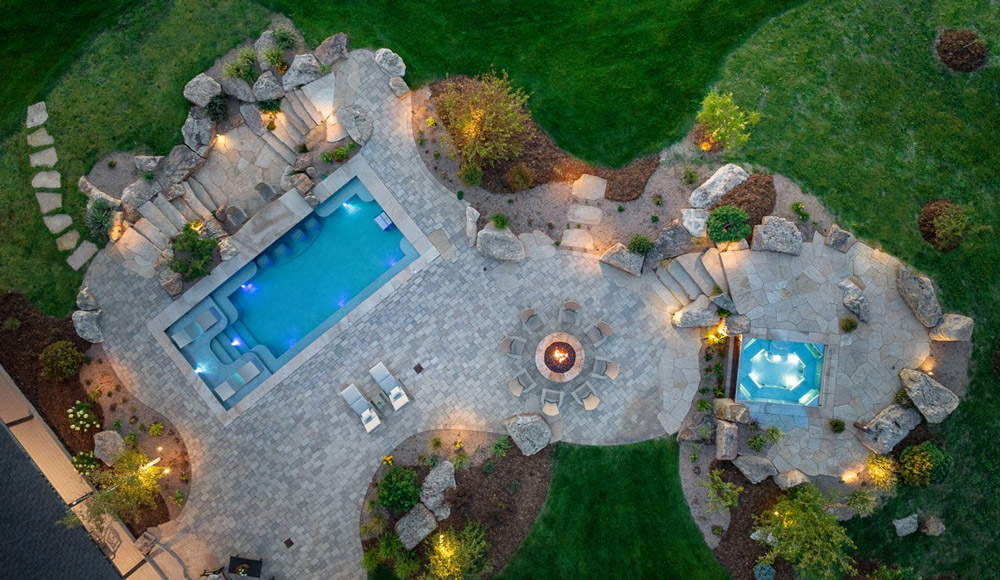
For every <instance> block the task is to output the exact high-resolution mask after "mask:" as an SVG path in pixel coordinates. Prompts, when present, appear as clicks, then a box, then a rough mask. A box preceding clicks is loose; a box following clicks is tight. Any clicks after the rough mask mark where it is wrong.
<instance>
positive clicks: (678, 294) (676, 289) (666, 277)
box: [656, 267, 691, 308]
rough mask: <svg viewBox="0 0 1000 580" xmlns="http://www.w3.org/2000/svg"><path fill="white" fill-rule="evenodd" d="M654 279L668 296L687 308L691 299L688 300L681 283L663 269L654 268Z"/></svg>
mask: <svg viewBox="0 0 1000 580" xmlns="http://www.w3.org/2000/svg"><path fill="white" fill-rule="evenodd" d="M656 277H657V278H658V279H659V280H660V283H661V284H663V287H664V288H666V289H667V291H669V292H670V295H671V296H673V297H674V300H675V301H676V302H677V303H678V304H680V305H681V307H682V308H683V307H684V306H687V305H688V303H689V302H691V299H690V298H688V295H687V292H685V291H684V287H683V286H681V283H680V282H678V281H677V279H676V278H674V277H673V276H671V275H670V272H668V271H667V268H665V267H658V268H656Z"/></svg>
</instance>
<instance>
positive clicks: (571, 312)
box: [559, 300, 580, 324]
mask: <svg viewBox="0 0 1000 580" xmlns="http://www.w3.org/2000/svg"><path fill="white" fill-rule="evenodd" d="M579 321H580V303H579V302H574V301H572V300H567V301H565V302H563V305H562V308H560V309H559V323H560V324H562V323H564V322H565V323H568V324H576V323H577V322H579Z"/></svg>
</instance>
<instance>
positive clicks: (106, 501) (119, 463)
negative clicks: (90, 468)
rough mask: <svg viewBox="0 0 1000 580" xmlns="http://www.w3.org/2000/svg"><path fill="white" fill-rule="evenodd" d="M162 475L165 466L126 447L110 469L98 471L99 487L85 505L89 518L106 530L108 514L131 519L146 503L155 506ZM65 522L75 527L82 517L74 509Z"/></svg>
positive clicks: (98, 527) (96, 478)
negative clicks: (161, 466) (159, 465)
mask: <svg viewBox="0 0 1000 580" xmlns="http://www.w3.org/2000/svg"><path fill="white" fill-rule="evenodd" d="M162 474H163V470H162V468H160V467H158V466H157V465H156V463H155V461H149V460H148V458H147V457H146V454H145V453H143V452H142V451H140V450H138V449H134V448H131V447H126V448H125V451H123V452H122V454H121V455H120V456H118V459H116V460H115V462H114V464H113V465H112V466H111V468H110V469H106V470H103V471H98V472H96V473H95V474H94V476H93V479H94V483H95V484H96V486H97V488H98V489H97V491H95V492H94V494H93V495H92V496H91V497H90V498H88V499H87V501H86V504H85V506H86V514H87V519H88V521H90V522H91V523H92V524H93V525H94V526H95V527H96V528H97V529H103V527H104V516H112V517H118V518H130V517H135V516H136V515H138V513H139V510H140V509H141V508H142V507H143V506H150V507H152V506H155V505H156V494H157V493H159V491H160V477H161V476H162ZM61 523H63V524H64V525H66V526H67V527H72V526H75V525H79V523H80V520H79V519H78V518H77V517H75V515H74V514H73V513H72V512H70V514H69V515H67V516H66V518H65V519H63V520H61Z"/></svg>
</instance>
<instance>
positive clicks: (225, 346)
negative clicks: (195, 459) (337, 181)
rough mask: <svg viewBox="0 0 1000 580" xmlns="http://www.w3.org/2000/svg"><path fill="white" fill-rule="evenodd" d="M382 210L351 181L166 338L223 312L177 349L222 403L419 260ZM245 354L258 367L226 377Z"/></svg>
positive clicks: (229, 401) (250, 387)
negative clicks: (386, 224) (247, 376)
mask: <svg viewBox="0 0 1000 580" xmlns="http://www.w3.org/2000/svg"><path fill="white" fill-rule="evenodd" d="M380 213H382V207H381V206H379V204H378V203H377V202H376V201H375V200H374V198H373V197H372V195H371V193H370V192H369V191H368V190H367V189H366V188H365V186H364V184H362V183H361V182H360V181H359V180H358V179H357V178H355V179H353V180H351V181H350V182H348V183H347V184H346V185H344V186H343V187H342V188H341V189H340V190H339V191H338V192H337V193H335V194H334V195H333V196H331V197H330V198H329V199H328V200H327V201H325V202H324V203H322V204H320V205H319V206H318V207H316V209H315V210H314V211H313V213H311V214H310V215H308V216H307V217H306V218H305V219H303V220H302V221H301V222H299V223H298V224H296V225H295V226H294V227H293V228H292V229H291V230H289V231H288V232H286V233H285V234H284V235H283V236H282V237H281V238H280V239H278V240H277V241H275V242H274V243H273V244H271V246H269V247H268V248H267V249H266V250H264V251H263V252H261V254H260V255H258V256H257V257H255V258H254V259H253V260H251V261H250V263H248V264H247V265H246V266H244V267H243V268H242V269H240V270H239V271H238V272H236V273H235V274H234V275H233V276H231V277H230V278H229V279H228V280H226V281H225V282H223V283H222V284H221V285H220V286H219V287H218V288H217V289H216V290H215V291H213V292H212V293H211V294H210V295H209V297H208V298H206V299H205V300H203V301H202V302H201V303H199V304H198V305H196V306H195V307H193V308H192V309H191V311H189V312H188V313H187V314H185V315H184V316H183V317H181V318H180V319H179V320H178V321H177V322H175V323H174V324H173V325H171V327H170V328H168V329H167V335H168V336H173V335H174V334H175V333H176V332H177V331H178V330H180V329H183V328H185V327H188V325H190V324H191V321H193V320H194V319H195V318H196V317H197V316H198V315H199V314H200V313H202V312H204V311H205V310H207V309H209V308H211V307H212V306H217V309H216V311H217V312H221V313H222V314H223V316H224V318H225V319H224V321H221V322H219V323H216V324H215V325H213V326H211V327H209V328H207V329H204V333H203V334H201V335H200V336H198V337H197V338H196V339H195V340H194V341H193V342H191V344H189V345H186V346H184V347H182V348H181V349H180V350H181V353H183V355H184V357H185V358H186V359H187V361H188V362H189V363H191V366H192V367H193V368H194V369H195V370H196V371H197V372H198V373H199V375H200V376H201V378H202V380H203V381H204V382H205V383H206V384H207V385H208V386H209V388H211V389H212V391H213V393H215V395H216V398H218V399H219V401H220V402H221V403H222V404H223V406H224V407H225V408H227V409H229V408H231V407H232V406H233V405H235V404H236V403H238V402H239V401H240V400H242V399H243V398H244V397H246V396H247V395H248V394H249V393H250V392H251V391H253V389H254V388H255V387H256V386H257V385H259V384H260V383H262V382H263V381H264V380H266V378H267V377H268V376H271V375H272V374H273V373H275V372H277V371H278V369H279V368H281V366H283V365H284V364H285V363H287V362H288V361H289V360H291V358H292V357H294V356H295V355H296V354H298V353H299V352H301V351H302V350H303V349H304V348H306V347H307V346H308V345H309V344H311V343H312V342H313V341H314V340H315V339H316V338H317V337H319V336H320V335H321V334H323V333H324V332H326V330H328V329H329V328H330V327H331V326H333V325H334V324H336V323H337V321H339V320H340V319H342V318H343V317H344V316H345V315H346V314H347V313H348V312H350V311H351V310H352V309H353V308H354V307H356V306H357V305H358V304H360V303H361V302H362V301H364V300H365V299H366V298H367V297H368V296H370V295H371V294H373V293H374V292H375V291H376V290H377V289H378V288H380V287H381V286H382V285H384V284H385V283H386V282H387V281H389V280H390V279H392V277H393V276H395V275H396V274H397V273H398V272H400V271H401V270H402V269H403V268H405V267H406V266H407V265H409V264H410V263H411V262H413V260H415V259H416V258H417V255H418V254H417V252H416V250H415V249H414V248H413V246H412V245H411V244H410V243H409V241H407V240H406V238H405V237H404V236H403V234H402V233H401V232H400V231H399V229H398V228H395V227H393V228H390V229H389V230H388V231H385V230H383V229H382V228H381V227H380V226H379V225H378V224H377V223H376V222H375V218H376V217H377V216H378V215H379V214H380ZM222 322H224V323H225V324H223V323H222ZM248 361H250V362H254V363H255V364H256V363H260V364H258V365H257V366H258V368H259V369H261V372H260V374H258V375H257V376H255V377H253V378H252V379H251V380H248V381H245V382H244V381H242V380H240V379H237V380H235V381H233V380H231V379H232V378H233V375H234V373H235V372H236V371H237V370H239V369H241V368H243V367H244V365H245V364H246V363H247V362H248ZM227 384H228V385H229V386H230V387H233V391H234V392H233V393H232V394H229V393H228V392H227V389H226V385H227Z"/></svg>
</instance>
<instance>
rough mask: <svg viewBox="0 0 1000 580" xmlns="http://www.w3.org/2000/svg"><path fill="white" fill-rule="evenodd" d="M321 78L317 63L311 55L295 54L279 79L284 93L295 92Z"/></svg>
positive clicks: (321, 74)
mask: <svg viewBox="0 0 1000 580" xmlns="http://www.w3.org/2000/svg"><path fill="white" fill-rule="evenodd" d="M321 76H323V73H321V72H320V70H319V61H318V60H316V57H315V56H313V55H311V54H297V55H295V58H294V59H292V64H290V65H289V66H288V70H287V71H285V74H284V76H282V77H281V88H282V89H284V90H285V92H286V93H287V92H289V91H292V90H295V89H297V88H299V87H301V86H302V85H308V84H309V83H311V82H313V81H314V80H316V79H318V78H320V77H321Z"/></svg>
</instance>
